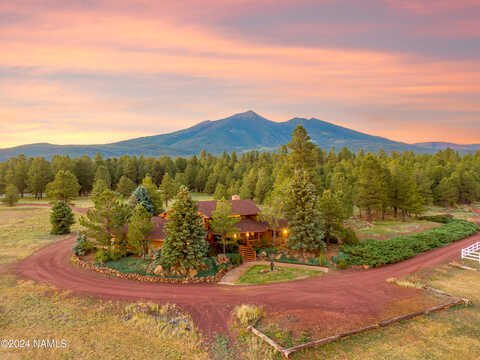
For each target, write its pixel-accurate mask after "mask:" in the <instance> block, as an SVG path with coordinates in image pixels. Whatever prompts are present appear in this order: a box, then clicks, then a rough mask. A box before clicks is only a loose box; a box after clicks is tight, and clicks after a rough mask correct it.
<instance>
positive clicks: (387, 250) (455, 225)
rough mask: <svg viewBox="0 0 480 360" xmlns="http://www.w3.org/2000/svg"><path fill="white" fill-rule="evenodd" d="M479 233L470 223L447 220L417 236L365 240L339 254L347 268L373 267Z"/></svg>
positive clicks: (345, 248)
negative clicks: (345, 262)
mask: <svg viewBox="0 0 480 360" xmlns="http://www.w3.org/2000/svg"><path fill="white" fill-rule="evenodd" d="M479 230H480V228H479V227H478V226H477V225H476V224H474V223H471V222H468V221H465V220H451V221H450V222H449V223H447V224H445V225H443V226H440V227H437V228H434V229H431V230H428V231H426V232H423V233H419V234H414V235H407V236H398V237H394V238H392V239H389V240H383V241H380V240H375V239H367V240H365V241H363V242H361V243H360V244H357V245H344V246H342V251H343V252H345V254H346V260H347V262H348V263H349V264H352V265H362V264H365V265H369V266H373V267H376V266H381V265H385V264H393V263H396V262H399V261H402V260H405V259H409V258H411V257H413V256H415V255H416V254H419V253H422V252H425V251H428V250H431V249H435V248H438V247H441V246H445V245H447V244H449V243H452V242H454V241H458V240H461V239H464V238H466V237H468V236H470V235H473V234H475V233H476V232H478V231H479Z"/></svg>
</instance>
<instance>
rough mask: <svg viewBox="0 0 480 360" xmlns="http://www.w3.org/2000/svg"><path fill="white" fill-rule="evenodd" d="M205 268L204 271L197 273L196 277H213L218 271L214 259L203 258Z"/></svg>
mask: <svg viewBox="0 0 480 360" xmlns="http://www.w3.org/2000/svg"><path fill="white" fill-rule="evenodd" d="M205 266H206V269H202V270H200V271H199V272H198V274H197V276H198V277H205V276H215V275H217V272H218V270H219V267H218V266H217V263H216V261H215V258H214V257H207V258H205Z"/></svg>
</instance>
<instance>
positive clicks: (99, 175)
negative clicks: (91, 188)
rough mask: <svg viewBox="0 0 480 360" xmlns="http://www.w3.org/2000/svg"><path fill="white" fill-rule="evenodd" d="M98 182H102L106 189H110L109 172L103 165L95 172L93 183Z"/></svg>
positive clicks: (110, 178)
mask: <svg viewBox="0 0 480 360" xmlns="http://www.w3.org/2000/svg"><path fill="white" fill-rule="evenodd" d="M98 180H103V182H104V183H105V184H106V185H107V186H108V188H109V189H110V188H111V186H112V176H111V175H110V171H108V169H107V167H106V166H104V165H102V166H99V167H97V170H96V171H95V180H94V183H96V182H97V181H98Z"/></svg>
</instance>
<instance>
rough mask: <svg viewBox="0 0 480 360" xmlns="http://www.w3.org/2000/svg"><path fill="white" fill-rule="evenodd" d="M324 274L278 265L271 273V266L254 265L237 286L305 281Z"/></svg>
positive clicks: (239, 280)
mask: <svg viewBox="0 0 480 360" xmlns="http://www.w3.org/2000/svg"><path fill="white" fill-rule="evenodd" d="M265 270H268V272H262V271H265ZM322 274H323V272H322V271H318V270H308V269H296V268H289V267H286V266H278V265H276V266H275V270H274V271H270V266H268V265H254V266H252V267H251V268H250V269H248V270H247V272H246V273H245V274H243V275H242V276H241V277H240V278H239V279H238V280H237V282H236V283H235V284H238V285H254V284H268V283H273V282H282V281H291V280H297V279H305V278H308V277H312V276H320V275H322Z"/></svg>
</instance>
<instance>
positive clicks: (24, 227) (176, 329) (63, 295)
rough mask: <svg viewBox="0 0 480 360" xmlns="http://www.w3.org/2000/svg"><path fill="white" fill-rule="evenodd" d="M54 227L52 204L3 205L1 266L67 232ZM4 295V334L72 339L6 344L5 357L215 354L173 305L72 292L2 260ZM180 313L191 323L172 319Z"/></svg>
mask: <svg viewBox="0 0 480 360" xmlns="http://www.w3.org/2000/svg"><path fill="white" fill-rule="evenodd" d="M77 226H78V225H77ZM49 231H50V224H49V209H47V208H34V207H24V206H22V207H14V208H7V207H4V206H0V265H1V263H3V264H5V263H8V262H13V261H15V260H17V259H21V258H24V257H26V256H28V255H30V254H31V253H32V252H34V251H36V250H38V249H40V248H41V247H43V246H45V245H47V244H49V243H51V242H53V241H58V240H60V239H62V238H63V237H62V236H54V235H50V234H49ZM0 299H1V300H0V339H30V341H31V342H32V341H33V339H57V340H58V341H60V340H62V339H64V340H65V341H66V344H67V347H66V348H65V349H62V348H59V349H38V348H33V345H32V344H31V345H32V346H31V347H30V348H24V349H6V348H4V347H0V359H86V360H90V359H92V360H93V359H125V360H126V359H152V358H161V359H199V360H207V359H209V358H210V356H209V354H208V353H207V351H206V348H207V347H206V346H205V343H204V340H203V338H202V337H201V334H200V333H199V332H198V330H196V328H195V327H194V324H193V323H192V322H191V320H190V319H189V318H188V316H184V315H183V314H182V313H181V312H180V311H179V310H178V309H176V308H174V307H171V306H169V307H166V306H165V307H162V306H158V305H154V304H142V303H122V302H112V301H102V300H97V299H95V298H89V297H76V296H70V295H69V293H68V292H61V291H58V290H57V289H55V288H53V287H50V286H48V285H44V284H37V283H35V282H33V281H24V280H19V279H17V278H16V277H15V276H13V275H11V274H9V273H7V272H6V271H5V270H4V268H2V266H0ZM178 316H183V317H184V321H180V322H177V323H173V324H172V323H170V320H172V319H174V318H177V317H178ZM187 326H188V330H187V329H186V327H187Z"/></svg>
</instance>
